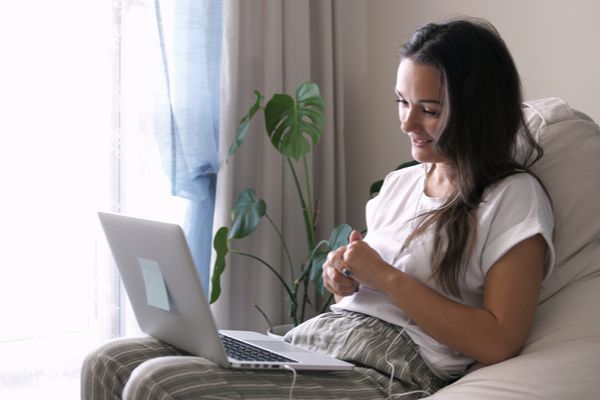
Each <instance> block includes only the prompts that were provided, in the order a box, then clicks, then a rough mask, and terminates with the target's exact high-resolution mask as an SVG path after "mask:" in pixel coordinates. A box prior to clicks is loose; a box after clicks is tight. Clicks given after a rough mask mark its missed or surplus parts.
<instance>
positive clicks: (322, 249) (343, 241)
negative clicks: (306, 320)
mask: <svg viewBox="0 0 600 400" xmlns="http://www.w3.org/2000/svg"><path fill="white" fill-rule="evenodd" d="M351 232H352V227H351V226H350V225H348V224H342V225H339V226H337V227H335V229H334V230H333V231H332V232H331V235H330V236H329V240H322V241H321V242H319V244H317V246H315V248H314V249H313V252H312V254H311V267H310V279H311V280H312V281H313V283H314V284H315V287H316V288H317V289H319V291H320V292H321V294H324V293H325V286H324V285H323V276H322V272H323V263H324V262H325V261H326V260H327V253H329V252H330V251H332V250H335V249H337V248H338V247H340V246H345V245H347V244H348V237H349V236H350V233H351Z"/></svg>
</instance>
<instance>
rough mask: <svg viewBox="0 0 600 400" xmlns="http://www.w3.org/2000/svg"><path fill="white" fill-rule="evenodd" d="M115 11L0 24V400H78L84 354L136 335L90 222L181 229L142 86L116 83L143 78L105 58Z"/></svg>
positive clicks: (50, 12) (97, 4) (19, 15)
mask: <svg viewBox="0 0 600 400" xmlns="http://www.w3.org/2000/svg"><path fill="white" fill-rule="evenodd" d="M118 3H119V2H114V4H111V2H110V1H96V0H57V1H54V2H47V1H42V0H39V1H33V2H17V1H15V2H10V5H7V6H3V7H2V12H0V37H2V39H1V40H2V49H3V61H2V67H0V87H1V88H2V89H1V91H2V97H3V99H4V101H3V104H2V112H0V115H1V118H0V132H2V133H0V138H1V139H0V140H1V145H0V178H1V179H0V182H1V184H2V187H3V190H2V200H1V203H0V238H1V240H2V251H1V252H0V265H1V267H0V271H1V279H0V305H1V306H0V307H1V309H2V316H3V323H2V329H1V330H0V354H2V356H1V357H0V398H4V399H29V398H62V399H69V398H72V399H78V398H79V368H80V365H81V361H82V359H83V357H84V356H85V354H87V353H88V352H89V351H91V350H92V349H94V348H95V347H96V346H97V345H98V344H99V343H100V342H101V341H104V340H106V339H108V338H111V337H115V336H122V335H131V334H137V333H138V331H137V326H136V324H135V322H134V321H133V319H132V318H131V313H130V312H128V310H127V309H128V307H127V306H126V304H127V301H126V299H125V298H124V292H123V291H122V290H121V287H120V283H119V280H118V275H117V273H116V271H115V268H114V266H113V265H112V257H111V255H110V253H109V251H108V247H107V245H106V243H105V239H104V237H103V234H102V232H101V230H100V226H99V223H98V219H97V215H96V212H97V211H98V210H112V211H123V212H126V213H131V214H135V215H140V216H145V217H152V218H158V219H165V220H171V221H180V220H181V219H182V216H183V213H184V212H185V209H186V206H187V204H186V201H185V200H183V199H180V198H173V197H171V196H170V195H169V193H170V189H169V183H168V181H167V177H166V176H165V174H164V173H163V172H162V169H161V166H160V158H159V157H158V150H157V149H156V145H155V143H154V141H153V136H152V132H151V121H150V118H149V117H148V115H149V114H148V112H147V109H145V108H144V107H146V106H148V104H147V99H148V97H145V96H144V93H141V97H139V95H137V97H135V96H134V95H133V93H138V94H139V93H140V90H139V85H140V84H141V82H140V81H135V80H129V81H128V82H127V84H123V81H122V80H121V78H122V77H123V74H124V73H128V72H127V71H129V74H130V75H129V77H130V78H131V77H132V76H133V75H132V71H133V70H135V68H138V71H143V70H145V69H146V68H145V66H144V65H138V66H135V65H131V64H129V65H127V66H126V67H124V66H123V64H122V63H121V62H120V61H119V60H118V59H115V57H114V56H115V55H118V54H119V49H120V46H122V43H121V42H120V41H119V40H118V39H119V35H118V34H116V33H117V32H118V30H119V29H121V28H122V27H121V26H120V24H119V13H118V12H117V10H115V8H114V7H117V6H116V5H115V4H118ZM134 4H138V6H137V7H139V9H138V10H131V11H132V12H140V13H143V12H147V10H146V9H145V8H144V6H143V3H141V2H137V3H134V2H131V3H130V4H129V3H127V7H130V8H131V7H133V8H135V7H136V6H135V5H134ZM140 4H141V5H140ZM141 50H144V49H141ZM146 50H147V49H146ZM115 60H116V61H115ZM123 67H124V68H123ZM127 68H129V70H127ZM140 79H144V77H143V76H140ZM117 100H118V101H117Z"/></svg>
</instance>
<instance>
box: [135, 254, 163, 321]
mask: <svg viewBox="0 0 600 400" xmlns="http://www.w3.org/2000/svg"><path fill="white" fill-rule="evenodd" d="M137 260H138V263H139V265H140V269H141V270H142V276H143V277H144V286H145V287H146V301H147V303H148V305H150V306H153V307H157V308H160V309H162V310H165V311H170V310H171V307H170V306H169V294H168V293H167V285H166V284H165V279H164V277H163V274H162V272H161V271H160V265H158V263H157V262H156V261H154V260H148V259H145V258H141V257H137Z"/></svg>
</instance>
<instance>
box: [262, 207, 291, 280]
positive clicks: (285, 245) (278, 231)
mask: <svg viewBox="0 0 600 400" xmlns="http://www.w3.org/2000/svg"><path fill="white" fill-rule="evenodd" d="M265 217H266V218H267V220H268V221H269V222H270V223H271V226H272V227H273V229H275V232H276V233H277V236H279V240H281V244H282V245H283V251H284V253H285V255H286V257H287V260H288V264H289V265H290V274H291V275H292V281H293V280H294V263H293V262H292V257H291V256H290V251H289V249H288V247H287V244H286V243H285V240H284V238H283V235H282V234H281V231H280V230H279V229H277V226H276V225H275V223H274V222H273V220H272V219H271V217H269V214H267V213H265Z"/></svg>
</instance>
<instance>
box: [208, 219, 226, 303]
mask: <svg viewBox="0 0 600 400" xmlns="http://www.w3.org/2000/svg"><path fill="white" fill-rule="evenodd" d="M228 231H229V229H228V228H227V227H226V226H223V227H221V228H220V229H219V230H218V231H217V233H216V234H215V238H214V240H213V247H214V248H215V251H216V254H217V255H216V258H215V266H214V268H213V273H212V277H211V280H210V283H211V285H210V286H211V290H210V304H212V303H214V302H215V301H217V299H218V298H219V296H220V295H221V275H222V274H223V271H225V256H226V255H227V253H229V246H228V244H227V232H228Z"/></svg>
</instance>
